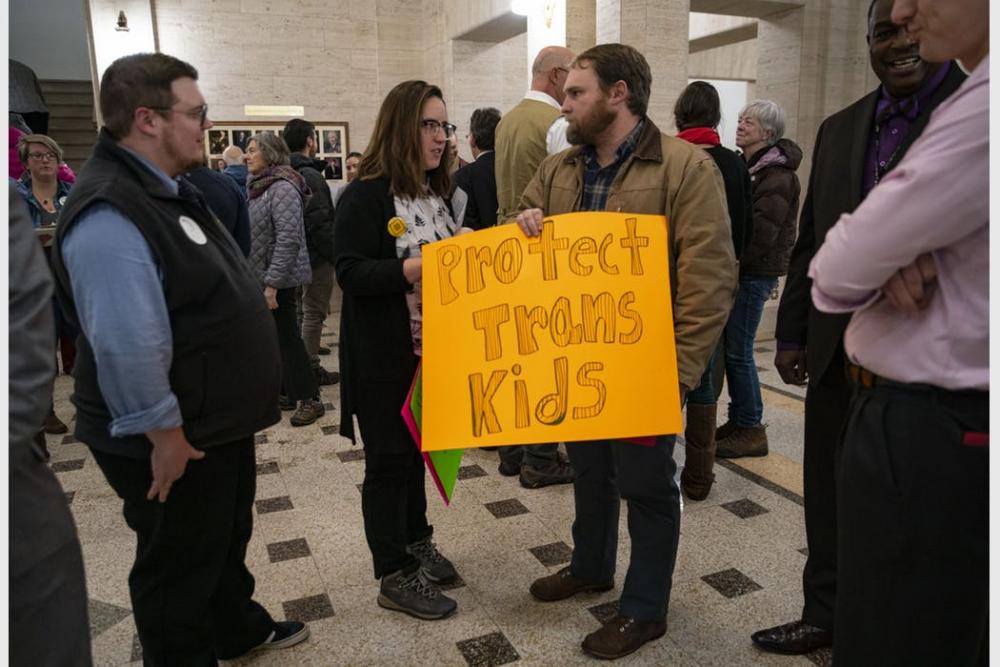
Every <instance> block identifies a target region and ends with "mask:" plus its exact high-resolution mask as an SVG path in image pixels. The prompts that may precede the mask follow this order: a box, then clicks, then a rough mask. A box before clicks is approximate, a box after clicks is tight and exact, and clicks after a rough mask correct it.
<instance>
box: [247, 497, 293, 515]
mask: <svg viewBox="0 0 1000 667" xmlns="http://www.w3.org/2000/svg"><path fill="white" fill-rule="evenodd" d="M256 505H257V514H270V513H271V512H284V511H285V510H290V509H295V507H294V506H293V505H292V499H291V498H289V497H288V496H279V497H278V498H264V499H263V500H258V501H257V503H256Z"/></svg>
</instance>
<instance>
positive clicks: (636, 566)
mask: <svg viewBox="0 0 1000 667" xmlns="http://www.w3.org/2000/svg"><path fill="white" fill-rule="evenodd" d="M675 441H676V436H673V435H669V436H666V435H664V436H659V437H657V438H656V444H655V445H653V446H652V447H645V446H643V445H638V444H634V443H630V442H622V441H620V440H595V441H592V442H573V443H566V451H567V453H568V454H569V460H570V463H572V464H573V470H574V471H575V473H576V479H575V480H574V481H573V498H574V502H575V504H576V519H575V520H574V521H573V544H574V547H573V559H572V561H571V562H570V571H571V572H572V573H573V576H575V577H579V578H581V579H584V580H586V581H608V580H610V579H611V578H612V577H613V576H614V574H615V560H616V557H617V555H618V511H619V508H620V503H621V498H624V499H625V501H626V502H627V503H628V533H629V538H630V539H631V542H632V544H631V556H630V559H629V565H628V572H627V573H626V575H625V584H624V586H622V596H621V601H620V609H621V614H622V615H623V616H630V617H632V618H634V619H636V620H638V621H659V620H662V619H663V618H665V617H666V615H667V604H668V603H669V601H670V587H671V579H672V577H673V573H674V563H675V561H676V560H677V541H678V538H679V537H680V521H681V509H680V492H679V491H678V489H677V482H675V481H674V473H676V472H677V464H676V463H675V462H674V443H675Z"/></svg>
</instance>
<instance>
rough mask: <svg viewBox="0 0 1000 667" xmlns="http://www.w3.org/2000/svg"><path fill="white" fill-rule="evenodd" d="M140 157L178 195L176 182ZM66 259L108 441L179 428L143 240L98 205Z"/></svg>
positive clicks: (165, 319)
mask: <svg viewBox="0 0 1000 667" xmlns="http://www.w3.org/2000/svg"><path fill="white" fill-rule="evenodd" d="M133 155H136V154H135V153H134V152H133ZM136 157H138V158H139V159H140V161H142V163H143V164H145V165H146V167H147V168H148V169H150V171H152V173H154V174H156V175H157V176H158V177H160V178H161V180H163V181H164V183H165V184H166V185H167V187H169V188H170V189H171V191H173V192H175V193H176V192H177V188H178V185H177V182H176V181H174V180H173V179H171V178H169V177H168V176H167V175H166V174H165V173H163V172H162V171H160V170H159V169H158V168H156V167H155V166H154V165H153V164H152V163H150V162H148V161H147V160H145V159H143V158H142V157H141V156H138V155H136ZM62 255H63V261H64V263H65V265H66V269H67V272H68V273H69V278H70V286H71V289H72V292H73V301H74V304H75V306H76V312H77V315H78V317H79V321H80V328H81V329H82V331H83V335H84V336H86V338H87V342H88V343H89V344H90V347H91V349H92V350H93V352H94V360H95V363H96V366H97V381H98V384H99V386H100V388H101V394H102V395H103V396H104V400H105V402H106V403H107V406H108V410H109V411H110V412H111V418H112V421H111V435H112V436H114V437H122V436H126V435H136V434H141V433H146V432H148V431H153V430H164V429H170V428H176V427H178V426H181V424H182V423H183V420H182V418H181V411H180V405H179V404H178V402H177V396H176V395H175V394H174V392H173V391H172V390H171V388H170V378H169V375H170V366H171V364H172V363H173V336H172V332H171V329H170V317H169V315H168V313H167V302H166V297H165V295H164V293H163V276H162V272H161V271H160V267H159V266H158V265H157V262H156V259H155V257H154V256H153V252H152V249H151V248H150V247H149V244H148V243H147V242H146V239H145V238H144V237H143V235H142V233H141V232H140V231H139V229H138V228H137V227H136V226H135V225H133V224H132V223H131V222H130V221H129V219H128V218H127V217H126V216H125V215H124V214H123V213H122V212H121V211H120V210H119V209H117V208H115V207H114V206H112V205H110V204H108V203H106V202H97V203H94V204H92V205H90V206H88V207H87V208H86V209H84V210H83V212H82V213H81V214H80V216H79V218H78V219H77V221H76V224H75V225H74V226H73V228H72V229H70V230H69V232H68V233H67V234H66V237H65V238H64V239H63V242H62Z"/></svg>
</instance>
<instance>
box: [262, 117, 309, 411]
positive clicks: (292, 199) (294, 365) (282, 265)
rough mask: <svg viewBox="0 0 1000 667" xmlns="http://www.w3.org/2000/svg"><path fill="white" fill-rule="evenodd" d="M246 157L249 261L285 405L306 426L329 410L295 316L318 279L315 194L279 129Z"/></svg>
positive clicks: (269, 134) (266, 136) (264, 137)
mask: <svg viewBox="0 0 1000 667" xmlns="http://www.w3.org/2000/svg"><path fill="white" fill-rule="evenodd" d="M246 160H247V169H248V170H249V171H250V176H249V178H248V179H247V194H248V197H249V200H248V208H249V209H250V257H249V260H250V266H251V267H252V268H253V270H254V273H255V274H256V275H257V279H258V280H260V282H261V284H262V285H263V288H264V299H265V300H266V301H267V306H268V308H270V309H271V312H272V313H273V314H274V323H275V325H276V326H277V329H278V347H279V349H280V351H281V385H282V409H283V410H284V409H289V410H295V413H294V414H293V415H292V417H291V419H290V420H289V421H290V423H291V425H292V426H306V425H308V424H312V423H313V422H315V421H316V420H317V419H319V418H320V417H322V416H323V413H324V412H325V410H324V409H323V401H322V400H321V399H320V395H319V387H318V386H317V385H316V378H315V377H314V376H313V372H312V368H311V367H310V365H309V355H308V354H307V353H306V347H305V343H303V342H302V335H301V333H300V332H299V325H298V322H297V320H296V317H295V291H296V290H297V289H298V288H299V287H300V286H302V285H305V284H308V283H309V282H310V281H311V280H312V270H311V269H310V266H309V251H308V250H307V248H306V232H305V222H304V219H303V210H304V209H305V202H306V200H307V199H308V197H310V196H311V193H310V192H309V187H308V186H307V185H306V182H305V179H303V178H302V176H301V175H300V174H299V172H297V171H295V170H294V169H292V167H291V165H290V154H289V151H288V146H286V145H285V142H284V141H282V140H281V138H280V137H278V136H277V135H276V134H272V133H270V132H261V133H258V134H255V135H253V136H252V137H251V138H250V140H249V141H248V142H247V153H246Z"/></svg>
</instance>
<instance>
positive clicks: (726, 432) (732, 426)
mask: <svg viewBox="0 0 1000 667" xmlns="http://www.w3.org/2000/svg"><path fill="white" fill-rule="evenodd" d="M735 430H736V422H734V421H733V420H731V419H730V420H729V421H727V422H726V423H725V424H723V425H722V426H720V427H719V428H717V429H715V441H716V442H718V441H719V440H722V439H724V438H728V437H729V436H730V435H731V434H732V432H733V431H735Z"/></svg>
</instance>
